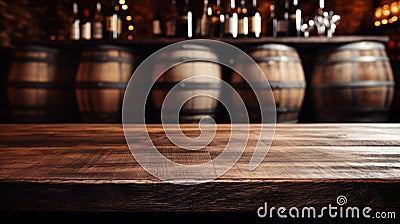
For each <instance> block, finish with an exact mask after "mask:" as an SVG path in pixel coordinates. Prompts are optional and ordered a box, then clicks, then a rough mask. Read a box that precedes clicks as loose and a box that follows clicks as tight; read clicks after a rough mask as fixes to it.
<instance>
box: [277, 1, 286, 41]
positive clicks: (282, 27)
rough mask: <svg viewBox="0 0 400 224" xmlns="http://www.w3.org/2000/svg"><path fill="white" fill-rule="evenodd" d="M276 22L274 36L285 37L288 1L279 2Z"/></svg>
mask: <svg viewBox="0 0 400 224" xmlns="http://www.w3.org/2000/svg"><path fill="white" fill-rule="evenodd" d="M278 10H279V13H278V14H277V20H276V27H275V29H276V31H275V32H276V36H277V37H286V36H288V35H289V24H288V23H289V0H281V1H280V7H279V8H278Z"/></svg>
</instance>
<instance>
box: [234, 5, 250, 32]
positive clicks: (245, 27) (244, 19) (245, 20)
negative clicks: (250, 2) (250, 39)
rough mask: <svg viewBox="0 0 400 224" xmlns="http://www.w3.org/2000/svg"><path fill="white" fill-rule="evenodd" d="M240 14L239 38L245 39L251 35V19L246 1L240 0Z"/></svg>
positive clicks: (238, 9) (238, 8) (238, 10)
mask: <svg viewBox="0 0 400 224" xmlns="http://www.w3.org/2000/svg"><path fill="white" fill-rule="evenodd" d="M237 13H238V36H240V37H244V36H247V35H249V17H248V9H247V8H246V1H245V0H240V5H239V6H238V7H237Z"/></svg>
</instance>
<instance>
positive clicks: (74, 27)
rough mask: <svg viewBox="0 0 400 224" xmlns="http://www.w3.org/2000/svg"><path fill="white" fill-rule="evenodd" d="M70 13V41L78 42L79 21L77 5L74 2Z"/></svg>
mask: <svg viewBox="0 0 400 224" xmlns="http://www.w3.org/2000/svg"><path fill="white" fill-rule="evenodd" d="M72 11H73V14H74V18H73V20H72V23H71V31H70V39H71V40H79V39H80V37H81V35H80V27H79V25H80V19H79V14H78V3H76V2H74V3H73V5H72Z"/></svg>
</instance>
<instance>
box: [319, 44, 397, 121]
mask: <svg viewBox="0 0 400 224" xmlns="http://www.w3.org/2000/svg"><path fill="white" fill-rule="evenodd" d="M311 83H312V95H313V105H314V111H315V116H316V119H317V121H326V122H382V121H387V119H388V112H389V109H390V106H391V102H392V98H393V91H394V81H393V72H392V69H391V67H390V63H389V58H388V57H387V54H386V50H385V46H384V45H383V44H382V43H379V42H372V41H371V42H370V41H363V42H357V43H351V44H346V45H343V46H340V47H337V48H335V49H333V50H329V51H327V52H322V53H321V54H320V56H319V58H318V60H317V62H316V65H315V68H314V71H313V74H312V80H311Z"/></svg>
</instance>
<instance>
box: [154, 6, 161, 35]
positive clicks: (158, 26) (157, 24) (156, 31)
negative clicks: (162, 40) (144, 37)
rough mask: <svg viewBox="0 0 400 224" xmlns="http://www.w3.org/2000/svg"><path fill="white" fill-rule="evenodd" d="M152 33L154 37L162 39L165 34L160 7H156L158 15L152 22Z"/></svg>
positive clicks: (156, 14)
mask: <svg viewBox="0 0 400 224" xmlns="http://www.w3.org/2000/svg"><path fill="white" fill-rule="evenodd" d="M152 32H153V36H154V37H161V36H163V33H164V32H163V29H162V19H161V14H160V10H159V9H158V7H156V13H155V16H154V18H153V21H152Z"/></svg>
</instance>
